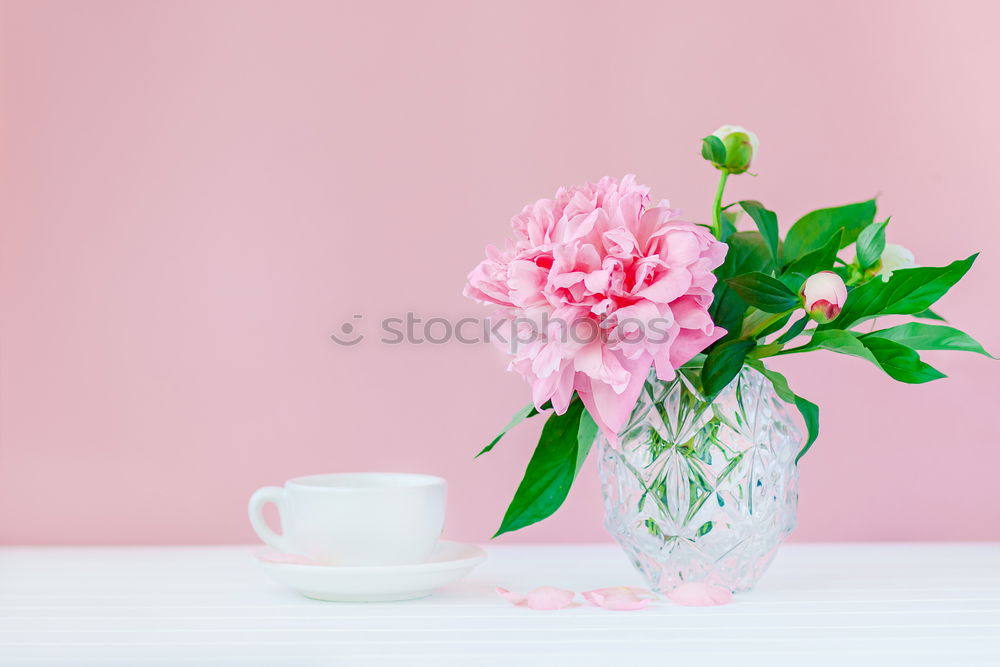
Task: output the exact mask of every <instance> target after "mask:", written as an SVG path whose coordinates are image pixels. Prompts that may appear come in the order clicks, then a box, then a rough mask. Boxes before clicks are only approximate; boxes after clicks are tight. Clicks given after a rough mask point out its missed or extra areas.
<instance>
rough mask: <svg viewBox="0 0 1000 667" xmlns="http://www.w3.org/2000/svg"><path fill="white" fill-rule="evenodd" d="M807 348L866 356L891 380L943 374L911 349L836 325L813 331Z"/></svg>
mask: <svg viewBox="0 0 1000 667" xmlns="http://www.w3.org/2000/svg"><path fill="white" fill-rule="evenodd" d="M806 348H807V349H824V350H830V351H832V352H839V353H840V354H847V355H850V356H852V357H858V358H860V359H867V360H868V361H870V362H872V363H873V364H875V365H876V366H878V367H879V368H881V369H882V370H883V371H885V373H886V374H887V375H888V376H889V377H891V378H892V379H894V380H899V381H900V382H908V383H910V384H919V383H921V382H929V381H931V380H936V379H938V378H943V377H945V376H944V374H943V373H941V372H940V371H938V370H937V369H936V368H934V367H933V366H930V365H928V364H926V363H924V362H923V361H921V360H920V355H918V354H917V353H916V352H915V351H914V350H912V349H910V348H909V347H907V346H906V345H903V344H901V343H897V342H895V341H892V340H888V339H885V338H875V337H872V338H862V337H860V335H859V334H855V333H852V332H850V331H842V330H840V329H828V330H825V331H817V332H816V333H815V334H813V337H812V340H810V341H809V344H808V345H807V346H806Z"/></svg>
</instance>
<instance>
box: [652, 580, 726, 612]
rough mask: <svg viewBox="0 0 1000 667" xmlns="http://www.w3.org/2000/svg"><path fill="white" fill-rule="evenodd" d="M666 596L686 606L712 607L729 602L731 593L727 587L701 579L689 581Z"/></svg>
mask: <svg viewBox="0 0 1000 667" xmlns="http://www.w3.org/2000/svg"><path fill="white" fill-rule="evenodd" d="M667 598H668V599H669V600H670V601H671V602H674V603H676V604H680V605H684V606H686V607H713V606H716V605H723V604H729V603H730V602H732V601H733V594H732V592H731V591H730V590H729V589H728V588H723V587H722V586H713V585H712V584H706V583H704V582H701V581H689V582H688V583H686V584H681V585H680V586H678V587H677V588H675V589H674V590H672V591H670V592H669V593H667Z"/></svg>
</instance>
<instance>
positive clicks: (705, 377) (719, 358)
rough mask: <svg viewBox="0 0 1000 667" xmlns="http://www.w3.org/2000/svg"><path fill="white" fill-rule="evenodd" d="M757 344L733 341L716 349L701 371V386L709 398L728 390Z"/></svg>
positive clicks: (707, 358) (747, 341)
mask: <svg viewBox="0 0 1000 667" xmlns="http://www.w3.org/2000/svg"><path fill="white" fill-rule="evenodd" d="M754 347H756V343H754V342H753V341H751V340H742V339H737V340H731V341H729V342H727V343H723V344H722V345H720V346H718V347H716V348H714V349H713V350H712V351H711V352H710V353H709V354H708V357H706V359H705V365H704V366H703V367H702V369H701V386H702V389H703V390H704V391H705V394H706V395H708V396H715V395H716V394H718V393H719V392H720V391H722V390H723V389H725V388H726V385H728V384H729V383H730V382H732V381H733V378H735V377H736V376H737V374H739V372H740V369H741V368H743V361H744V360H745V359H746V357H747V353H749V352H750V350H752V349H753V348H754Z"/></svg>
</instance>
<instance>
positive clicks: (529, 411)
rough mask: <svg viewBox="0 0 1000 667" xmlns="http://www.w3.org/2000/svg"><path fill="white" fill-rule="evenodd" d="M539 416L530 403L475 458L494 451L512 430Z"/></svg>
mask: <svg viewBox="0 0 1000 667" xmlns="http://www.w3.org/2000/svg"><path fill="white" fill-rule="evenodd" d="M537 414H538V410H536V409H535V406H534V405H533V404H531V403H528V404H527V405H526V406H524V407H523V408H521V409H520V410H518V411H517V412H515V413H514V416H513V417H511V418H510V421H509V422H507V425H506V426H504V427H503V430H502V431H500V434H499V435H498V436H497V437H495V438H493V440H492V441H490V444H488V445H486V446H485V447H483V448H482V450H480V452H479V453H478V454H476V455H475V456H474V457H473V458H477V459H478V458H479V457H480V456H482V455H483V454H485V453H486V452H488V451H490V450H491V449H493V447H495V446H496V444H497V443H498V442H500V439H501V438H503V437H504V436H505V435H507V431H509V430H511V429H512V428H514V427H515V426H517V425H518V424H520V423H521V422H523V421H524V420H525V419H528V418H529V417H534V416H535V415H537Z"/></svg>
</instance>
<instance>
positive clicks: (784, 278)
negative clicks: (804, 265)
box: [778, 273, 808, 294]
mask: <svg viewBox="0 0 1000 667" xmlns="http://www.w3.org/2000/svg"><path fill="white" fill-rule="evenodd" d="M807 277H808V276H806V275H805V274H803V273H782V274H781V275H780V276H778V280H780V281H781V284H782V285H784V286H785V287H787V288H788V289H790V290H792V293H793V294H798V293H799V292H800V291H801V290H802V284H803V283H805V281H806V278H807Z"/></svg>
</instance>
